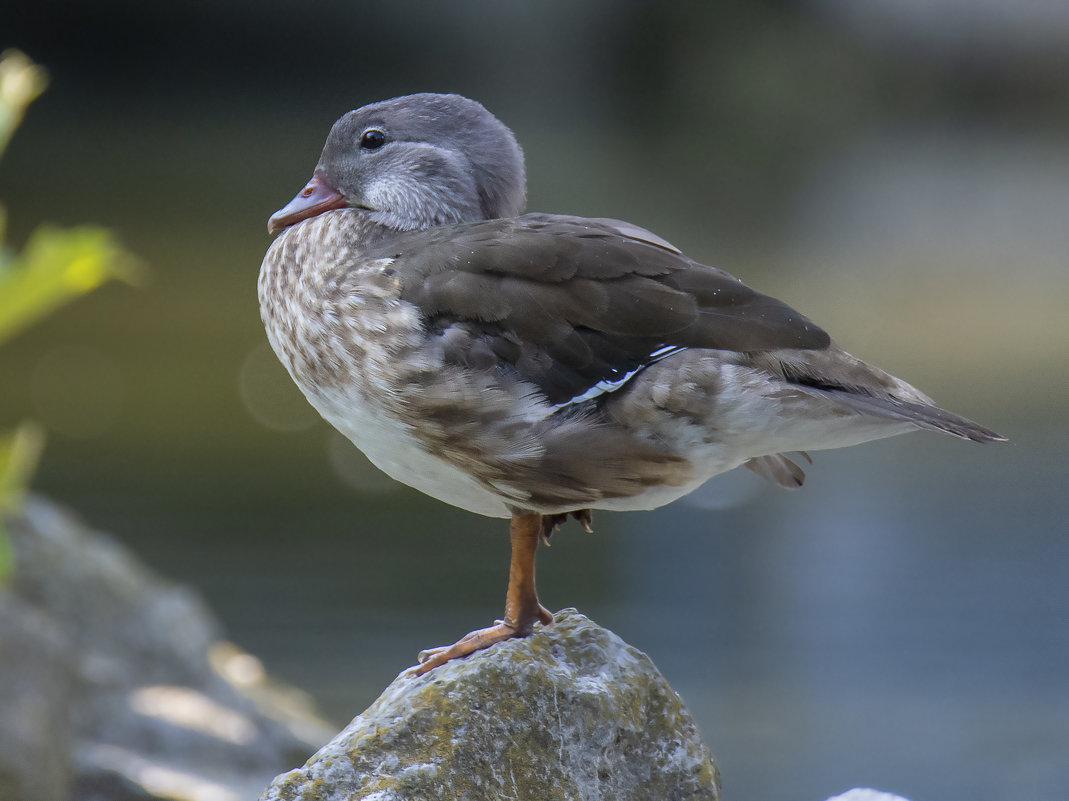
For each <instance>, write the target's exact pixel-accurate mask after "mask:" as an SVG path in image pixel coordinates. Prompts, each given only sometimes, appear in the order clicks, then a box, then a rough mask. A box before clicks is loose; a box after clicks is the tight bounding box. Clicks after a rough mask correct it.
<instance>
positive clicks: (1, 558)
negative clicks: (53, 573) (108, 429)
mask: <svg viewBox="0 0 1069 801" xmlns="http://www.w3.org/2000/svg"><path fill="white" fill-rule="evenodd" d="M44 444H45V432H44V429H43V428H42V427H41V426H40V425H38V424H37V423H30V422H27V423H22V424H21V425H20V426H19V427H18V428H16V429H15V430H14V431H11V432H8V433H6V434H0V583H3V582H4V581H5V580H6V579H7V578H8V577H9V576H10V575H11V572H12V570H13V569H14V561H13V553H12V549H11V541H10V538H9V537H8V533H7V521H6V518H7V517H8V515H10V514H12V513H13V512H15V511H16V510H17V509H18V508H19V506H20V505H21V504H22V498H23V496H24V495H25V494H26V490H27V488H28V487H29V485H30V480H31V479H32V478H33V474H34V472H35V471H36V469H37V464H38V462H39V461H40V459H41V451H42V449H43V448H44Z"/></svg>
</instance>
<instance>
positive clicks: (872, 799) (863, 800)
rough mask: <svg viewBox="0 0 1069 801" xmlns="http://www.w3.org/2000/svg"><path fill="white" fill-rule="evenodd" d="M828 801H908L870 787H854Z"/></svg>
mask: <svg viewBox="0 0 1069 801" xmlns="http://www.w3.org/2000/svg"><path fill="white" fill-rule="evenodd" d="M828 801H909V800H908V799H906V798H903V797H902V796H900V795H894V794H893V793H884V792H882V791H880V790H873V789H872V788H871V787H855V788H854V789H853V790H847V791H846V792H845V793H843V794H842V795H837V796H835V797H834V798H829V799H828Z"/></svg>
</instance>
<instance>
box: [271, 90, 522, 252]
mask: <svg viewBox="0 0 1069 801" xmlns="http://www.w3.org/2000/svg"><path fill="white" fill-rule="evenodd" d="M525 194H526V180H525V177H524V168H523V151H521V150H520V146H519V145H518V144H517V143H516V138H515V137H514V136H513V135H512V131H510V130H509V129H508V128H506V127H505V125H504V124H503V123H501V121H500V120H498V119H497V118H496V117H495V116H494V115H493V114H491V113H490V112H489V111H487V110H486V109H485V108H483V107H482V106H481V105H480V104H479V103H476V102H475V101H474V100H469V99H468V98H466V97H461V96H460V95H438V94H418V95H406V96H405V97H396V98H394V99H393V100H384V101H382V102H381V103H372V104H371V105H369V106H364V107H363V108H359V109H357V110H356V111H350V112H349V113H347V114H345V115H344V116H342V117H341V118H340V119H339V120H338V121H337V122H335V123H334V127H333V128H331V130H330V135H329V136H328V137H327V142H326V144H325V145H324V147H323V154H322V155H321V156H320V157H319V163H318V164H317V165H316V168H315V172H314V173H313V175H312V179H311V180H310V181H309V182H308V184H307V186H305V187H304V189H302V190H301V191H300V192H299V193H298V194H297V196H296V197H294V198H293V200H291V201H290V202H289V203H288V204H287V205H286V206H285V207H284V208H281V209H279V210H278V211H277V212H275V213H274V214H273V215H272V216H271V219H270V221H269V222H268V226H267V228H268V231H270V232H271V233H277V232H278V231H281V230H282V229H283V228H285V227H286V226H289V225H293V224H294V223H296V222H299V221H300V220H303V219H306V218H308V217H312V216H315V215H316V214H321V213H323V212H325V211H328V210H330V209H338V208H347V207H348V208H358V209H366V210H367V211H368V213H369V214H370V216H371V217H372V218H373V219H375V220H376V222H378V223H380V224H382V225H385V226H388V227H390V228H393V229H396V230H402V231H408V230H415V229H421V228H429V227H432V226H436V225H448V224H452V223H461V222H472V221H476V220H489V219H495V218H499V217H513V216H515V215H517V214H519V213H520V212H522V211H523V205H524V198H525Z"/></svg>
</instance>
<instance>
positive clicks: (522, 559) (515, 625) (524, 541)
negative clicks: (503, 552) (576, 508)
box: [411, 514, 553, 676]
mask: <svg viewBox="0 0 1069 801" xmlns="http://www.w3.org/2000/svg"><path fill="white" fill-rule="evenodd" d="M541 536H542V515H538V514H526V515H519V514H517V515H513V516H512V520H511V522H510V523H509V538H510V539H511V540H512V561H511V563H510V564H509V588H508V592H507V593H506V595H505V619H504V620H499V621H497V623H496V624H495V625H493V626H490V627H489V628H485V629H478V630H477V631H473V632H471V633H470V634H467V635H465V636H464V637H462V638H461V639H459V640H458V641H457V642H455V643H453V645H446V646H442V647H441V648H431V649H429V650H426V651H421V652H420V655H419V662H420V664H419V665H417V666H416V667H414V668H412V670H411V672H412V673H413V674H415V675H416V676H422V675H423V674H424V673H426V672H427V671H429V670H432V669H434V668H436V667H438V666H439V665H444V664H445V663H446V662H448V661H449V660H450V659H457V658H458V657H461V656H467V655H468V654H470V653H473V652H475V651H478V650H481V649H483V648H488V647H490V646H491V645H493V644H494V643H498V642H502V641H503V640H508V639H511V638H512V637H526V636H527V635H528V634H530V633H531V632H532V631H533V630H534V624H535V623H542V625H544V626H548V625H550V624H551V623H552V622H553V614H552V613H551V612H550V611H549V610H548V609H546V608H545V607H544V606H542V605H541V604H540V603H538V592H537V591H536V590H535V551H537V550H538V542H539V539H540V538H541Z"/></svg>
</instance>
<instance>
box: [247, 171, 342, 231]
mask: <svg viewBox="0 0 1069 801" xmlns="http://www.w3.org/2000/svg"><path fill="white" fill-rule="evenodd" d="M347 205H348V202H347V201H346V200H345V196H344V195H343V194H342V193H341V192H339V191H338V190H337V189H335V188H334V187H333V186H331V185H330V184H329V183H327V181H326V179H325V178H323V176H322V175H320V174H319V173H318V172H317V173H315V174H314V175H313V176H312V180H311V181H309V182H308V184H307V185H306V186H305V187H304V189H302V190H301V191H300V192H298V193H297V196H296V197H294V198H293V200H291V201H290V202H289V203H287V204H286V205H285V206H283V207H282V208H280V209H279V210H278V211H276V212H275V213H274V214H272V215H271V219H270V220H268V221H267V232H268V233H269V234H277V233H278V232H279V231H281V230H282V229H283V228H286V227H287V226H290V225H293V224H294V223H297V222H300V221H301V220H307V219H308V218H309V217H315V216H316V215H317V214H322V213H323V212H324V211H330V210H331V209H342V208H345V207H346V206H347Z"/></svg>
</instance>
